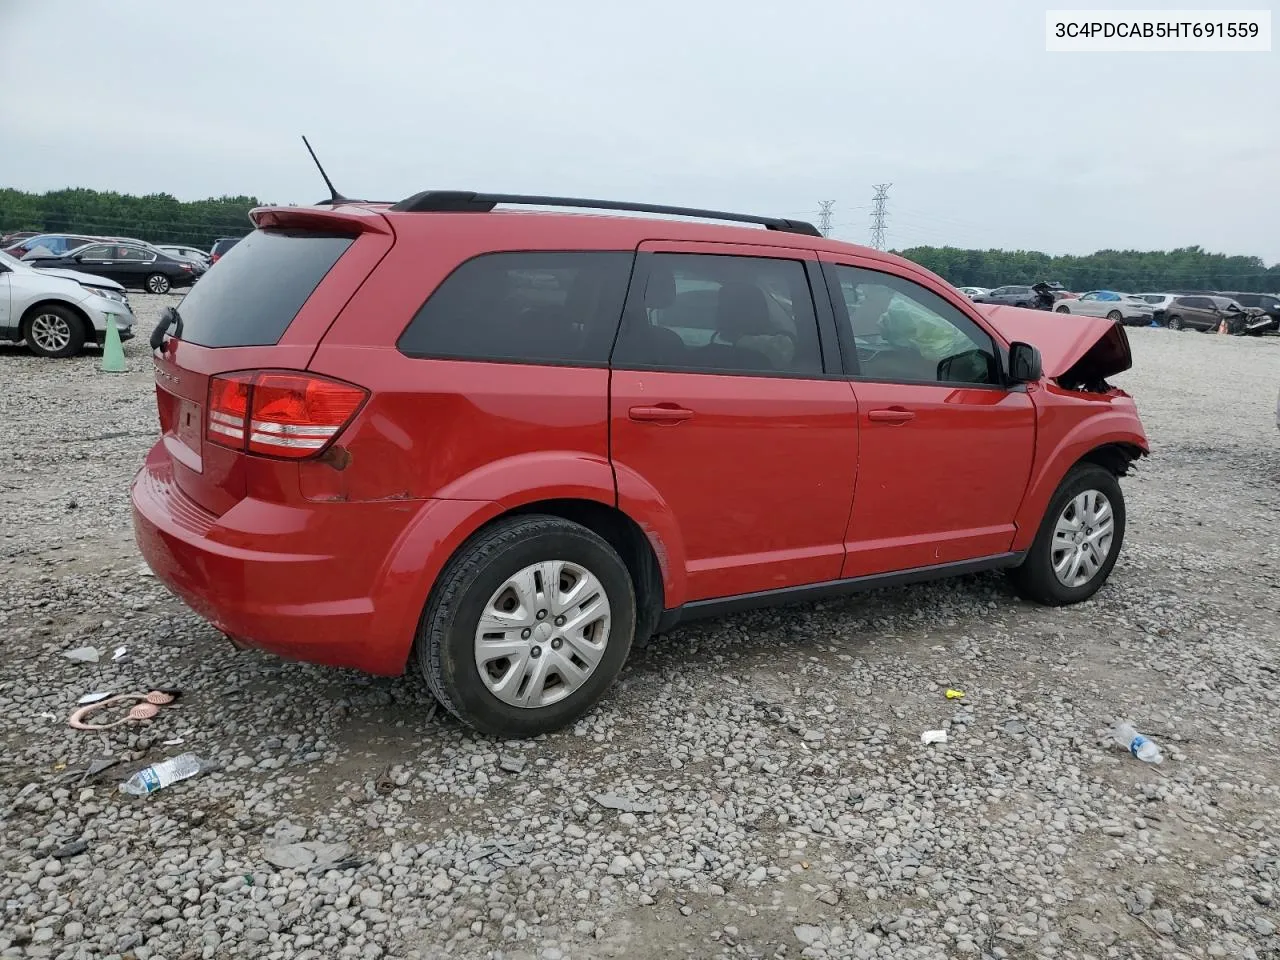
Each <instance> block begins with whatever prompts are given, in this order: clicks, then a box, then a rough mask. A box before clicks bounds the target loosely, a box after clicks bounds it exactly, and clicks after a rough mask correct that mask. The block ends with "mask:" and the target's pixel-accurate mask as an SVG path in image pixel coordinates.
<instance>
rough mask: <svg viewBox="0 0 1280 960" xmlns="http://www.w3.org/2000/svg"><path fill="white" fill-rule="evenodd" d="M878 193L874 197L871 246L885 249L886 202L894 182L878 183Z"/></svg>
mask: <svg viewBox="0 0 1280 960" xmlns="http://www.w3.org/2000/svg"><path fill="white" fill-rule="evenodd" d="M875 186H876V195H875V196H874V197H873V198H872V199H873V200H874V201H875V206H874V207H873V208H872V210H871V246H873V247H875V248H876V249H877V250H883V249H884V221H885V217H887V216H888V214H887V213H886V212H885V209H884V207H885V204H886V203H888V202H889V188H890V187H892V186H893V184H892V183H877V184H876V185H875Z"/></svg>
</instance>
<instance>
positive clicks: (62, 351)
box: [22, 305, 85, 357]
mask: <svg viewBox="0 0 1280 960" xmlns="http://www.w3.org/2000/svg"><path fill="white" fill-rule="evenodd" d="M22 339H23V340H25V341H26V342H27V349H28V350H30V351H31V352H32V353H34V354H35V355H36V356H38V357H71V356H74V355H75V354H77V353H79V352H80V349H81V347H83V346H84V339H85V327H84V321H83V320H81V319H80V317H79V316H77V315H76V314H75V313H73V312H72V311H71V310H69V309H67V308H66V307H58V306H52V305H50V306H43V307H36V309H34V310H32V311H31V312H30V313H29V314H27V316H26V318H25V319H24V320H23V321H22Z"/></svg>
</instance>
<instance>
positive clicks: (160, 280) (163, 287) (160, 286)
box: [147, 273, 169, 293]
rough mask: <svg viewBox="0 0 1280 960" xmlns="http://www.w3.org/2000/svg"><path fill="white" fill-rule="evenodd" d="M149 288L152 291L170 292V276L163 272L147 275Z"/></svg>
mask: <svg viewBox="0 0 1280 960" xmlns="http://www.w3.org/2000/svg"><path fill="white" fill-rule="evenodd" d="M147 290H148V291H150V292H151V293H168V292H169V278H168V277H166V276H165V275H164V274H163V273H153V274H151V276H149V277H147Z"/></svg>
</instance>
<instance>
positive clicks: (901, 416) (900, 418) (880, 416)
mask: <svg viewBox="0 0 1280 960" xmlns="http://www.w3.org/2000/svg"><path fill="white" fill-rule="evenodd" d="M915 418H916V415H915V414H914V413H912V412H911V411H910V410H904V409H903V408H902V407H889V409H887V410H872V411H870V412H869V413H868V414H867V419H868V420H870V421H871V422H872V423H906V422H907V421H909V420H914V419H915Z"/></svg>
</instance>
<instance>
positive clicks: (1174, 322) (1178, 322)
mask: <svg viewBox="0 0 1280 960" xmlns="http://www.w3.org/2000/svg"><path fill="white" fill-rule="evenodd" d="M1165 326H1167V327H1168V328H1169V329H1170V330H1179V331H1181V330H1185V329H1187V326H1186V324H1185V323H1183V322H1182V318H1181V317H1180V316H1178V315H1177V314H1174V315H1173V316H1172V317H1170V318H1169V319H1168V320H1167V321H1166V323H1165Z"/></svg>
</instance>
